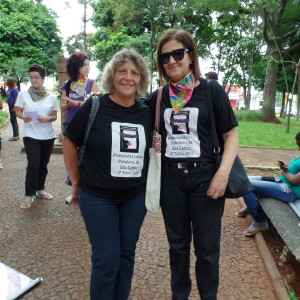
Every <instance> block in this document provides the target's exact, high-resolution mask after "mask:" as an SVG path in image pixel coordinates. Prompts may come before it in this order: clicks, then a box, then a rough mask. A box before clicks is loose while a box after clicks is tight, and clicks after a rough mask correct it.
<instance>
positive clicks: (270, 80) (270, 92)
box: [262, 43, 279, 123]
mask: <svg viewBox="0 0 300 300" xmlns="http://www.w3.org/2000/svg"><path fill="white" fill-rule="evenodd" d="M267 55H269V56H271V57H273V58H274V60H273V61H271V62H269V63H268V65H267V69H266V76H265V88H264V95H263V99H264V104H263V107H262V111H263V121H264V122H270V123H274V122H275V123H279V121H278V120H277V118H276V116H275V98H276V83H277V72H278V61H279V57H278V52H276V46H275V44H274V43H270V44H269V45H268V47H267Z"/></svg>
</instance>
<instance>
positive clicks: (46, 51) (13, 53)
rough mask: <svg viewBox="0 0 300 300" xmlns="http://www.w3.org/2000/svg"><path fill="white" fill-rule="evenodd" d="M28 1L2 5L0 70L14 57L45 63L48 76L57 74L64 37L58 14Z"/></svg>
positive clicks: (3, 1)
mask: <svg viewBox="0 0 300 300" xmlns="http://www.w3.org/2000/svg"><path fill="white" fill-rule="evenodd" d="M39 2H40V1H37V2H32V1H26V0H1V2H0V69H1V70H2V72H3V71H4V72H5V71H6V70H3V64H4V63H5V62H7V61H8V60H10V59H12V58H13V57H24V58H28V59H29V61H30V63H38V64H42V65H44V66H45V67H46V70H47V74H48V75H50V74H53V73H55V72H56V61H57V57H58V56H60V55H61V53H62V50H61V46H62V45H61V38H60V37H59V35H58V33H59V30H58V27H57V24H56V21H55V16H54V13H53V12H51V11H49V10H48V9H47V8H46V6H45V5H43V4H42V3H39Z"/></svg>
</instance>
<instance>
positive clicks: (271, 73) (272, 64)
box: [255, 0, 300, 122]
mask: <svg viewBox="0 0 300 300" xmlns="http://www.w3.org/2000/svg"><path fill="white" fill-rule="evenodd" d="M288 1H289V0H255V2H256V5H257V8H258V9H259V11H260V13H261V16H262V18H263V23H264V30H263V34H264V40H265V42H266V44H267V51H266V54H267V56H268V57H269V61H268V63H267V68H266V75H265V86H264V104H263V118H264V121H266V122H278V120H277V118H276V116H275V96H276V84H277V74H278V66H279V63H280V62H281V63H283V59H282V57H283V55H282V52H289V51H290V49H289V47H290V46H291V45H290V44H289V43H287V41H288V39H289V38H290V37H291V36H293V35H295V33H296V32H297V30H298V26H299V25H298V26H297V23H298V20H299V17H300V15H298V16H296V19H294V20H293V25H294V26H292V27H290V26H286V23H285V22H284V18H283V17H284V13H285V10H286V8H287V3H288ZM290 21H292V20H290ZM295 25H296V26H295ZM295 47H298V49H300V43H297V46H294V48H295Z"/></svg>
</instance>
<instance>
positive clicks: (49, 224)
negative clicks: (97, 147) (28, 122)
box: [0, 122, 294, 300]
mask: <svg viewBox="0 0 300 300" xmlns="http://www.w3.org/2000/svg"><path fill="white" fill-rule="evenodd" d="M19 123H20V125H21V126H20V127H22V124H21V122H19ZM56 129H57V132H59V124H58V122H57V124H56ZM21 132H22V131H21ZM1 133H2V138H3V141H2V145H3V150H2V161H3V163H4V169H3V170H0V180H1V181H0V182H1V184H0V219H1V226H0V261H1V262H3V263H5V264H7V265H9V266H11V267H13V268H15V269H17V270H19V271H21V272H23V273H25V274H27V275H28V276H30V277H31V278H35V277H38V276H40V277H43V279H44V281H43V282H42V283H41V284H40V285H39V286H37V287H36V288H34V289H33V290H32V291H31V292H30V293H28V294H26V296H24V298H23V299H30V300H35V299H53V300H60V299H78V300H85V299H89V297H88V294H89V277H90V254H91V249H90V245H89V242H88V238H87V235H86V231H85V228H84V224H83V221H82V218H81V216H80V212H79V209H78V206H73V205H72V206H69V205H66V204H65V203H64V199H65V198H66V196H68V194H69V188H68V187H67V186H66V185H65V183H64V179H65V176H66V173H65V170H64V166H63V158H62V155H60V154H53V155H52V157H51V161H50V164H49V175H48V178H47V190H49V191H50V192H51V193H52V194H53V195H54V199H53V200H51V201H47V200H36V201H35V203H34V204H33V206H32V208H31V209H29V210H22V209H20V208H19V200H20V199H21V198H22V197H23V195H24V176H25V167H26V157H25V154H24V153H21V151H20V150H21V148H22V140H19V141H17V142H8V141H7V140H8V138H9V137H10V136H11V126H10V124H7V125H6V126H4V127H2V128H1ZM257 151H258V150H256V149H251V148H243V149H240V154H241V157H242V158H243V159H244V160H245V162H247V164H252V163H253V164H256V163H257V164H263V165H265V164H269V163H270V164H271V163H272V162H273V158H272V160H269V159H268V158H269V157H270V156H271V152H272V151H271V150H270V151H269V150H268V151H267V152H266V151H259V152H257ZM253 152H255V154H254V158H255V161H254V158H252V157H251V155H252V153H253ZM276 153H277V154H278V153H280V158H281V159H282V158H284V159H283V160H287V159H286V158H287V157H288V154H289V151H287V152H286V151H284V152H276ZM277 154H276V155H275V154H274V157H275V158H276V159H277V158H279V155H277ZM292 154H294V152H293V153H292ZM293 156H294V155H293ZM293 156H292V157H293ZM258 159H260V160H259V161H258ZM239 208H240V206H239V203H238V201H237V200H228V201H227V202H226V210H225V214H224V218H223V231H222V232H223V233H222V250H221V267H220V275H221V276H220V277H221V281H220V292H219V297H218V299H219V300H231V299H232V300H235V299H236V300H243V299H245V300H246V299H247V300H249V299H260V300H261V299H268V300H272V299H276V296H275V293H274V288H273V285H272V281H271V280H270V277H269V275H268V272H267V269H266V267H265V264H264V260H263V259H262V256H261V255H260V252H259V250H258V247H257V243H256V240H255V239H252V238H245V237H243V236H242V234H241V233H242V231H243V230H244V228H245V227H246V226H247V225H248V223H247V220H244V219H241V218H237V217H235V216H234V213H235V212H236V211H237V210H238V209H239ZM194 266H195V259H194V256H193V255H192V268H191V272H192V275H193V289H192V293H191V296H190V298H189V299H190V300H195V299H199V296H198V293H197V289H196V285H195V280H194ZM169 282H170V270H169V263H168V244H167V241H166V235H165V231H164V227H163V220H162V216H161V214H157V215H151V214H148V215H147V216H146V219H145V222H144V224H143V227H142V232H141V237H140V240H139V242H138V247H137V253H136V266H135V272H134V278H133V286H132V293H131V296H130V299H131V300H150V299H154V300H170V299H171V294H170V286H169Z"/></svg>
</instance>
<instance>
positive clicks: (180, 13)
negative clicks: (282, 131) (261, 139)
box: [93, 0, 300, 121]
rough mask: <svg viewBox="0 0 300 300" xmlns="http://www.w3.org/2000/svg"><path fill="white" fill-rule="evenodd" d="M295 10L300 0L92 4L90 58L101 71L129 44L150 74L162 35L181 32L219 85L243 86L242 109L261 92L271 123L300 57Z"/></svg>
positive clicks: (107, 0)
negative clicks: (214, 73)
mask: <svg viewBox="0 0 300 300" xmlns="http://www.w3.org/2000/svg"><path fill="white" fill-rule="evenodd" d="M299 5H300V1H299V0H227V1H224V0H215V1H207V0H176V1H170V0H160V1H158V0H145V1H143V4H142V5H141V1H140V0H95V2H94V9H95V13H94V17H93V21H94V26H95V27H96V28H97V29H98V31H97V32H96V34H95V35H94V36H93V44H94V45H95V57H96V59H97V60H98V61H99V67H100V68H102V67H103V65H104V64H105V62H106V61H107V60H108V59H109V58H110V57H111V56H112V55H113V53H115V52H116V51H117V50H119V49H120V48H123V47H127V46H133V45H134V47H136V48H137V49H139V50H140V52H141V54H142V55H143V56H144V57H146V58H147V59H148V61H149V64H150V69H151V71H152V72H154V71H155V51H156V45H157V42H158V38H159V36H160V35H161V33H162V32H163V31H165V30H166V29H168V28H171V27H174V28H183V29H186V30H187V31H188V32H190V33H191V34H192V35H193V37H194V38H195V41H196V44H197V47H198V52H199V56H200V57H201V58H202V59H207V58H210V59H212V60H213V65H212V67H213V68H214V70H215V71H217V72H222V73H223V74H224V82H223V84H224V85H226V84H227V85H232V84H237V85H239V86H242V87H243V89H244V101H245V104H246V108H249V107H250V100H251V88H252V86H255V87H256V88H258V89H264V110H263V112H264V119H265V120H266V121H274V120H275V110H274V106H275V94H276V91H282V89H287V88H286V87H287V86H291V83H292V78H293V76H291V75H290V74H291V70H292V69H291V67H292V66H294V68H295V67H296V63H298V62H299V58H300V51H299V41H300V29H299V26H300V22H299V19H300V14H299V10H300V7H299ZM279 61H281V63H280V64H279ZM283 61H285V62H283ZM200 67H201V66H200ZM298 68H299V64H298ZM299 71H300V69H299ZM279 72H280V73H279ZM278 74H279V75H278ZM277 76H280V78H278V77H277ZM282 78H287V79H285V80H282ZM298 82H299V87H300V79H299V81H298ZM283 83H285V86H286V87H284V84H283ZM298 90H299V89H298Z"/></svg>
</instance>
